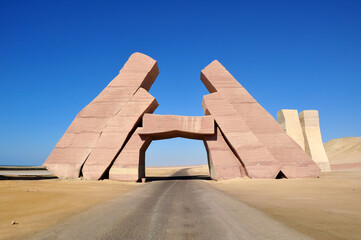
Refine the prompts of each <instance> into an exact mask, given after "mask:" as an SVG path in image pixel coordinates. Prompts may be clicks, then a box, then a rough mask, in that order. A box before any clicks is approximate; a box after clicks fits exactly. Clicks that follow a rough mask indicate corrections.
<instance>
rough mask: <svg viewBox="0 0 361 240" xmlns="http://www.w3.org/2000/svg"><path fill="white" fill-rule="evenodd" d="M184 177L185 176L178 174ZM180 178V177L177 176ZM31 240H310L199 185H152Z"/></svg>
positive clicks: (182, 181)
mask: <svg viewBox="0 0 361 240" xmlns="http://www.w3.org/2000/svg"><path fill="white" fill-rule="evenodd" d="M181 171H183V173H186V172H185V171H186V170H181ZM178 175H182V172H178ZM32 239H66V240H69V239H79V240H80V239H87V240H90V239H97V240H98V239H107V240H108V239H127V240H131V239H142V240H143V239H154V240H162V239H207V240H209V239H217V240H223V239H247V240H251V239H267V240H271V239H277V240H280V239H293V240H295V239H296V240H297V239H311V238H309V237H307V236H305V235H303V234H301V233H299V232H296V231H295V230H293V229H291V228H289V227H287V226H285V225H283V224H281V223H279V222H277V221H275V220H273V219H271V218H269V217H268V216H266V215H265V214H263V213H262V212H260V211H258V210H256V209H254V208H251V207H249V206H248V205H246V204H244V203H242V202H240V201H238V200H236V199H234V198H232V197H230V196H229V195H226V194H225V193H223V192H221V191H219V190H217V189H215V188H213V187H212V186H211V185H210V184H208V183H206V182H205V181H204V180H194V179H183V178H180V177H176V178H174V179H171V180H162V181H152V182H149V183H146V184H144V185H143V186H141V187H139V188H137V189H136V190H134V191H133V192H131V193H128V194H126V195H124V196H122V197H120V198H118V199H115V200H112V201H109V202H106V203H104V204H100V205H97V206H95V207H93V208H92V209H90V210H88V211H86V212H83V213H81V214H79V215H76V216H73V217H72V218H70V219H68V220H66V221H65V222H63V223H61V224H58V225H56V226H54V227H51V228H49V229H47V230H46V231H44V232H41V233H39V234H38V235H36V236H34V237H33V238H32Z"/></svg>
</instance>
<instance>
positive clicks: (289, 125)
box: [277, 109, 305, 151]
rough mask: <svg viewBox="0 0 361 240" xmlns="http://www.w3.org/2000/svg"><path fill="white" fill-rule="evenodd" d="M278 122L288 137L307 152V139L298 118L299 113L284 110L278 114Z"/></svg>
mask: <svg viewBox="0 0 361 240" xmlns="http://www.w3.org/2000/svg"><path fill="white" fill-rule="evenodd" d="M277 120H278V123H279V124H280V125H281V127H282V128H283V130H284V131H286V133H287V134H288V136H290V137H291V138H292V139H293V140H294V141H295V142H296V143H297V144H298V145H299V146H300V147H301V148H302V150H303V151H305V139H304V137H303V133H302V128H301V123H300V120H299V118H298V111H297V110H294V109H282V110H281V111H279V112H278V113H277Z"/></svg>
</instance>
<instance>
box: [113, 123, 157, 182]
mask: <svg viewBox="0 0 361 240" xmlns="http://www.w3.org/2000/svg"><path fill="white" fill-rule="evenodd" d="M141 130H142V128H137V130H136V131H135V132H134V133H133V135H132V137H131V138H130V139H129V141H128V142H127V144H126V145H125V147H124V148H123V150H122V151H121V152H120V154H119V155H118V157H117V158H116V159H115V161H114V163H113V165H112V167H111V168H110V171H109V179H110V180H118V181H137V180H139V179H141V178H144V177H145V151H146V150H147V148H148V147H149V145H150V143H151V142H152V140H151V138H150V137H149V136H140V135H139V134H138V133H139V132H140V131H141Z"/></svg>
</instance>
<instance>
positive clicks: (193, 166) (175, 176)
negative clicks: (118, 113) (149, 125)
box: [145, 137, 210, 181]
mask: <svg viewBox="0 0 361 240" xmlns="http://www.w3.org/2000/svg"><path fill="white" fill-rule="evenodd" d="M145 166H146V169H145V176H146V179H147V181H160V180H187V179H202V180H210V175H209V167H208V160H207V151H206V149H205V146H204V144H203V141H202V140H194V139H187V138H181V137H176V138H170V139H163V140H153V141H152V143H151V144H150V146H149V147H148V149H147V151H146V153H145Z"/></svg>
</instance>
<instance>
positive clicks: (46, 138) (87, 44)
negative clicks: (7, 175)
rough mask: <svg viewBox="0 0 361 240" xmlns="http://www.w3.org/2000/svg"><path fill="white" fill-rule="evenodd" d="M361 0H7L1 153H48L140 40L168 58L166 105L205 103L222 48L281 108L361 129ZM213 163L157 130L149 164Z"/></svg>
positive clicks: (328, 128) (180, 107)
mask: <svg viewBox="0 0 361 240" xmlns="http://www.w3.org/2000/svg"><path fill="white" fill-rule="evenodd" d="M360 12H361V1H315V0H313V1H305V0H303V1H203V2H202V1H197V2H196V1H179V2H176V1H164V2H161V1H159V2H156V1H128V2H126V1H79V0H76V1H74V0H72V1H16V0H14V1H4V0H0V36H1V37H0V56H1V57H0V81H1V88H0V112H1V117H0V128H1V135H0V165H3V164H6V165H40V164H42V163H43V162H44V161H45V159H46V158H47V156H48V155H49V154H50V152H51V150H52V149H53V147H54V146H55V144H56V143H57V141H58V140H59V139H60V137H61V136H62V134H63V133H64V132H65V130H66V129H67V127H68V126H69V124H70V123H71V122H72V120H73V119H74V117H75V115H76V114H77V113H78V112H79V111H80V110H81V109H82V108H83V107H85V106H86V105H87V104H88V103H89V102H90V101H91V100H92V99H93V98H95V97H96V96H97V94H99V93H100V91H101V90H102V89H103V88H104V87H105V86H106V85H107V84H108V83H109V82H110V81H111V80H112V79H113V78H114V77H115V76H116V75H117V73H118V71H119V70H120V68H121V67H122V66H123V64H124V63H125V61H126V60H127V59H128V57H129V56H130V54H132V53H133V52H142V53H145V54H147V55H149V56H151V57H152V58H154V59H156V60H157V61H158V65H159V69H160V74H159V76H158V78H157V80H156V82H155V83H154V85H153V87H152V88H151V90H150V93H151V94H152V95H153V96H155V97H156V98H157V101H158V102H159V104H160V106H159V107H158V109H157V110H156V111H155V113H157V114H177V115H203V111H202V107H201V102H202V96H203V95H205V94H207V93H208V92H207V90H206V88H205V87H204V86H203V84H202V82H201V81H200V80H199V76H200V71H201V70H202V69H203V68H204V67H205V66H206V65H207V64H209V63H210V62H211V61H213V60H214V59H218V60H219V61H220V62H221V63H222V64H223V65H224V66H225V67H226V68H227V69H228V70H229V71H230V72H231V74H232V75H233V76H234V77H235V78H236V79H237V80H238V81H239V82H240V83H241V84H242V85H243V86H244V87H245V88H246V89H247V90H248V91H249V92H250V93H251V94H252V95H253V96H254V97H255V98H256V100H258V101H259V103H260V104H261V105H262V106H263V107H264V108H265V109H266V110H267V111H268V112H269V113H270V114H272V116H274V117H275V116H276V113H277V111H278V110H280V109H282V108H291V109H298V110H300V111H302V110H305V109H317V110H319V113H320V124H321V131H322V134H323V140H324V141H325V142H326V141H328V140H330V139H332V138H339V137H345V136H361V124H360V119H361V110H360V109H361V94H360V92H361V14H360ZM198 163H206V154H205V150H204V147H203V143H202V142H201V141H194V140H187V139H172V140H163V141H156V142H153V143H152V144H151V146H150V147H149V149H148V151H147V164H148V165H181V164H198Z"/></svg>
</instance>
